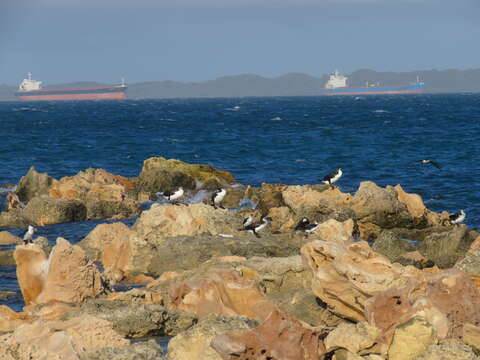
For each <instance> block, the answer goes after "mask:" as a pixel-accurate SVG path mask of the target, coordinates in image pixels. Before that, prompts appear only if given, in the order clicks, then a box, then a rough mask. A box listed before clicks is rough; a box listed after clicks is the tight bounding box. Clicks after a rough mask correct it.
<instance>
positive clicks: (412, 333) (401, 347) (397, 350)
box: [388, 318, 438, 360]
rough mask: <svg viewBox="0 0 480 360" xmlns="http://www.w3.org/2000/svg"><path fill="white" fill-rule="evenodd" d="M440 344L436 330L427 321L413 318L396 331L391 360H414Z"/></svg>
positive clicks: (390, 353)
mask: <svg viewBox="0 0 480 360" xmlns="http://www.w3.org/2000/svg"><path fill="white" fill-rule="evenodd" d="M437 342H438V339H437V335H436V333H435V329H434V328H433V326H432V325H430V324H429V323H428V322H427V321H426V320H425V319H422V318H413V319H411V320H410V321H408V322H407V323H405V324H401V325H400V326H398V327H397V329H396V330H395V334H394V336H393V341H392V345H391V346H390V348H389V349H388V358H389V360H413V359H417V358H418V356H420V355H421V354H423V353H424V352H425V350H426V349H427V348H428V347H429V346H430V345H434V344H436V343H437Z"/></svg>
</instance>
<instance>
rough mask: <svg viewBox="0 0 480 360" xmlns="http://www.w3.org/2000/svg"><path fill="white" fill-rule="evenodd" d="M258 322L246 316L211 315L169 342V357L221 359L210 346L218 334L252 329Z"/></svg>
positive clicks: (176, 358) (173, 358)
mask: <svg viewBox="0 0 480 360" xmlns="http://www.w3.org/2000/svg"><path fill="white" fill-rule="evenodd" d="M257 325H258V323H257V322H256V321H254V320H251V319H249V318H246V317H244V316H236V317H231V318H226V317H224V316H219V315H209V316H207V317H205V318H204V319H202V320H201V321H200V322H199V323H198V324H196V325H195V326H193V327H192V328H190V329H188V330H187V331H185V332H182V333H180V334H178V335H177V336H175V337H174V338H173V339H171V340H170V342H169V343H168V359H172V360H221V359H222V358H221V357H220V355H219V354H218V353H217V352H216V351H215V350H214V349H213V348H212V347H211V346H210V342H211V341H212V340H213V338H215V336H217V335H221V334H226V333H229V332H231V331H234V330H241V329H251V328H253V327H255V326H257Z"/></svg>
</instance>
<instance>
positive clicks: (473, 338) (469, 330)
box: [462, 324, 480, 350]
mask: <svg viewBox="0 0 480 360" xmlns="http://www.w3.org/2000/svg"><path fill="white" fill-rule="evenodd" d="M462 340H463V342H464V343H465V344H467V345H470V346H472V347H474V348H475V349H477V350H480V327H479V326H475V325H473V324H465V325H464V326H463V334H462Z"/></svg>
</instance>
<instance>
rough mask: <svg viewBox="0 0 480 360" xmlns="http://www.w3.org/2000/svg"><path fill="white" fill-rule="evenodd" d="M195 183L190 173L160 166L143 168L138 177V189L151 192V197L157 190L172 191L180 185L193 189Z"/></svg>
mask: <svg viewBox="0 0 480 360" xmlns="http://www.w3.org/2000/svg"><path fill="white" fill-rule="evenodd" d="M213 180H214V179H213ZM195 185H196V183H195V179H194V178H193V177H192V176H190V175H187V174H185V173H183V172H180V171H168V170H164V169H159V168H152V169H148V170H142V172H141V173H140V175H139V176H138V179H137V188H138V190H140V191H144V192H147V193H149V194H150V196H151V197H152V195H154V194H155V193H157V192H165V191H172V190H175V189H176V188H178V187H179V186H181V187H183V188H184V189H189V190H193V189H195Z"/></svg>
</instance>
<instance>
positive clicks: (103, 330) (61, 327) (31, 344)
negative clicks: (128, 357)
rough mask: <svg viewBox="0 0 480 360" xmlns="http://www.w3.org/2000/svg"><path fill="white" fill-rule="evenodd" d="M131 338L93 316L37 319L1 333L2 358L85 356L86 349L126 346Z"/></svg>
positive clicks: (70, 359)
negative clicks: (47, 319) (67, 319)
mask: <svg viewBox="0 0 480 360" xmlns="http://www.w3.org/2000/svg"><path fill="white" fill-rule="evenodd" d="M129 343H130V342H129V341H128V340H126V339H124V338H122V337H121V336H120V335H118V334H117V333H116V332H115V331H114V330H113V329H112V325H111V324H110V323H109V322H107V321H105V320H102V319H98V318H95V317H91V316H86V317H82V318H76V319H72V320H69V321H65V322H61V321H59V322H49V323H45V322H43V321H36V322H34V323H32V324H24V325H21V326H19V327H18V328H17V329H16V330H15V331H14V332H13V333H11V334H7V335H3V336H0V344H1V346H0V357H1V358H2V359H12V360H13V359H54V360H55V359H58V360H67V359H68V360H72V359H79V360H80V359H82V358H84V357H83V356H85V355H86V352H87V351H95V350H98V349H102V348H105V347H114V348H124V347H126V346H128V345H129Z"/></svg>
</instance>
